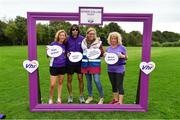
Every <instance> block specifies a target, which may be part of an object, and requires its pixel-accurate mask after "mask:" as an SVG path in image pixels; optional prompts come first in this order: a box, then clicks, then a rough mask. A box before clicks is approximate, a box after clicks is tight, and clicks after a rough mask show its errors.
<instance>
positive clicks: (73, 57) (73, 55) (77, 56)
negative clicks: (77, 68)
mask: <svg viewBox="0 0 180 120" xmlns="http://www.w3.org/2000/svg"><path fill="white" fill-rule="evenodd" d="M82 58H83V55H82V53H80V52H70V56H69V60H70V61H71V62H79V61H80V60H81V59H82Z"/></svg>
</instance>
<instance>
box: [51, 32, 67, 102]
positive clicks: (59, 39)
mask: <svg viewBox="0 0 180 120" xmlns="http://www.w3.org/2000/svg"><path fill="white" fill-rule="evenodd" d="M66 40H67V34H66V32H65V31H64V30H59V31H58V32H57V33H56V35H55V40H54V42H52V43H51V44H50V46H53V45H58V46H60V47H61V48H62V50H63V52H62V54H61V55H60V56H58V57H56V58H50V98H49V104H53V94H54V88H55V85H56V79H58V99H57V103H58V104H61V103H62V101H61V92H62V83H63V79H64V74H65V73H66V52H65V43H66Z"/></svg>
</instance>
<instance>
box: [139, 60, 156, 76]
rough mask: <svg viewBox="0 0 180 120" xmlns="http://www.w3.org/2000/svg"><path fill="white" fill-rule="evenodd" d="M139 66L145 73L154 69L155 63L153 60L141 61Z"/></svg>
mask: <svg viewBox="0 0 180 120" xmlns="http://www.w3.org/2000/svg"><path fill="white" fill-rule="evenodd" d="M139 67H140V69H141V70H142V71H143V72H144V73H145V74H149V73H150V72H152V71H153V70H154V69H155V63H154V62H148V63H146V62H141V63H140V65H139Z"/></svg>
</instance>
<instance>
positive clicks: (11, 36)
mask: <svg viewBox="0 0 180 120" xmlns="http://www.w3.org/2000/svg"><path fill="white" fill-rule="evenodd" d="M16 30H17V28H16V24H15V22H14V21H13V20H10V21H9V22H8V25H7V27H6V29H5V30H4V34H5V36H6V38H7V39H6V40H5V41H6V44H10V45H17V43H18V41H17V39H18V38H17V35H16Z"/></svg>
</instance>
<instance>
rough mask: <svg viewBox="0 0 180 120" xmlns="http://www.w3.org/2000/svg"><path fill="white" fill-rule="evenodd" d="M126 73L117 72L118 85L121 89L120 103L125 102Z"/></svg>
mask: <svg viewBox="0 0 180 120" xmlns="http://www.w3.org/2000/svg"><path fill="white" fill-rule="evenodd" d="M123 80H124V73H116V81H117V87H118V90H119V104H123V97H124V88H123Z"/></svg>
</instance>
